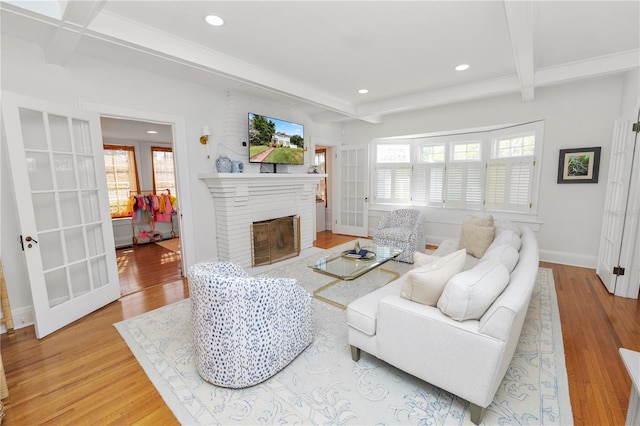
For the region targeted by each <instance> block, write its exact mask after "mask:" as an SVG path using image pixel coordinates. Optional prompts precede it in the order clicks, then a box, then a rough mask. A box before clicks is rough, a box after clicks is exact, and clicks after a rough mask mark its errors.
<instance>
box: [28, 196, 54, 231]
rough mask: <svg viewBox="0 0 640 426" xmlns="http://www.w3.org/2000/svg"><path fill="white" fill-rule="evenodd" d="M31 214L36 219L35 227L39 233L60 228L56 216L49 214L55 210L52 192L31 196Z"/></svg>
mask: <svg viewBox="0 0 640 426" xmlns="http://www.w3.org/2000/svg"><path fill="white" fill-rule="evenodd" d="M31 199H32V201H33V212H34V214H35V217H36V226H37V228H38V230H39V231H40V232H42V231H50V230H53V229H56V228H58V227H59V226H60V224H59V223H58V215H57V214H52V213H51V212H52V211H54V210H55V208H56V198H55V195H54V193H53V192H46V193H39V194H33V195H32V197H31Z"/></svg>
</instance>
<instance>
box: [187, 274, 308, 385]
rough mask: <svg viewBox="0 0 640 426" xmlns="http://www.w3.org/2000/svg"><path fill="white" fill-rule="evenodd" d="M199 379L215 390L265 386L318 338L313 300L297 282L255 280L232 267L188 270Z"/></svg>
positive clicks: (280, 279) (281, 279)
mask: <svg viewBox="0 0 640 426" xmlns="http://www.w3.org/2000/svg"><path fill="white" fill-rule="evenodd" d="M188 278H189V293H190V298H191V322H192V327H193V331H192V332H193V346H194V348H195V359H196V367H197V371H198V374H200V376H201V377H202V378H203V379H204V380H206V381H208V382H210V383H213V384H215V385H218V386H223V387H230V388H242V387H247V386H252V385H255V384H258V383H260V382H263V381H264V380H266V379H268V378H269V377H271V376H273V375H274V374H276V373H277V372H278V371H280V370H281V369H282V368H284V367H285V366H286V365H287V364H289V362H291V361H292V360H293V359H294V358H295V357H296V356H298V355H299V354H300V353H301V352H302V351H303V350H304V349H305V348H306V347H307V346H308V345H309V344H310V343H311V341H312V339H313V306H312V296H311V295H310V294H309V293H307V292H306V291H305V290H304V289H302V287H300V286H299V285H298V284H297V281H296V280H295V279H290V278H272V277H265V276H262V277H251V276H249V275H248V274H247V273H246V272H245V271H244V270H243V269H242V267H241V266H240V265H238V264H235V263H231V262H212V263H199V264H196V265H194V266H192V267H191V268H189V273H188Z"/></svg>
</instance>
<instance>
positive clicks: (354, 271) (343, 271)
mask: <svg viewBox="0 0 640 426" xmlns="http://www.w3.org/2000/svg"><path fill="white" fill-rule="evenodd" d="M359 243H360V244H361V248H362V249H365V250H367V252H368V253H373V256H371V255H369V256H370V257H364V258H360V257H351V256H349V252H350V250H345V251H343V252H338V253H333V254H330V255H328V256H324V257H321V258H320V259H318V260H316V261H315V262H313V263H311V264H309V267H310V268H311V269H313V270H314V271H316V272H320V273H321V274H326V275H330V276H332V277H335V278H339V279H341V280H343V281H350V280H354V279H356V278H358V277H359V276H361V275H363V274H366V273H367V272H369V271H372V270H374V269H376V268H377V267H378V266H380V265H382V264H383V263H385V262H388V261H389V260H391V259H395V258H396V257H398V255H400V253H402V250H400V249H397V248H393V247H385V246H378V245H376V244H374V243H373V242H371V243H368V242H367V243H361V242H359ZM352 256H353V255H352Z"/></svg>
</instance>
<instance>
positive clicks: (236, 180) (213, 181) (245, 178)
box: [198, 173, 327, 187]
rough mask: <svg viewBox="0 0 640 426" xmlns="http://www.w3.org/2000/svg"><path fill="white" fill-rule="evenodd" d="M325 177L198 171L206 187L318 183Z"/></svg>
mask: <svg viewBox="0 0 640 426" xmlns="http://www.w3.org/2000/svg"><path fill="white" fill-rule="evenodd" d="M325 177H327V175H326V174H323V173H198V179H200V180H202V181H204V182H205V183H206V184H207V186H208V187H212V186H213V187H219V186H229V185H237V184H246V185H248V186H264V185H273V184H283V183H292V184H300V183H318V182H320V179H322V178H325Z"/></svg>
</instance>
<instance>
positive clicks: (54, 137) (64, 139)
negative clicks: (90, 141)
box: [49, 114, 71, 152]
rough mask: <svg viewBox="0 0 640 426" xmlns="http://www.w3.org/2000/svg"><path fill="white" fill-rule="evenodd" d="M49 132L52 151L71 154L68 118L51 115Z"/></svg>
mask: <svg viewBox="0 0 640 426" xmlns="http://www.w3.org/2000/svg"><path fill="white" fill-rule="evenodd" d="M49 132H50V133H51V149H52V150H53V151H57V152H71V135H70V134H69V123H68V121H67V118H66V117H60V116H59V115H51V114H50V115H49Z"/></svg>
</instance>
